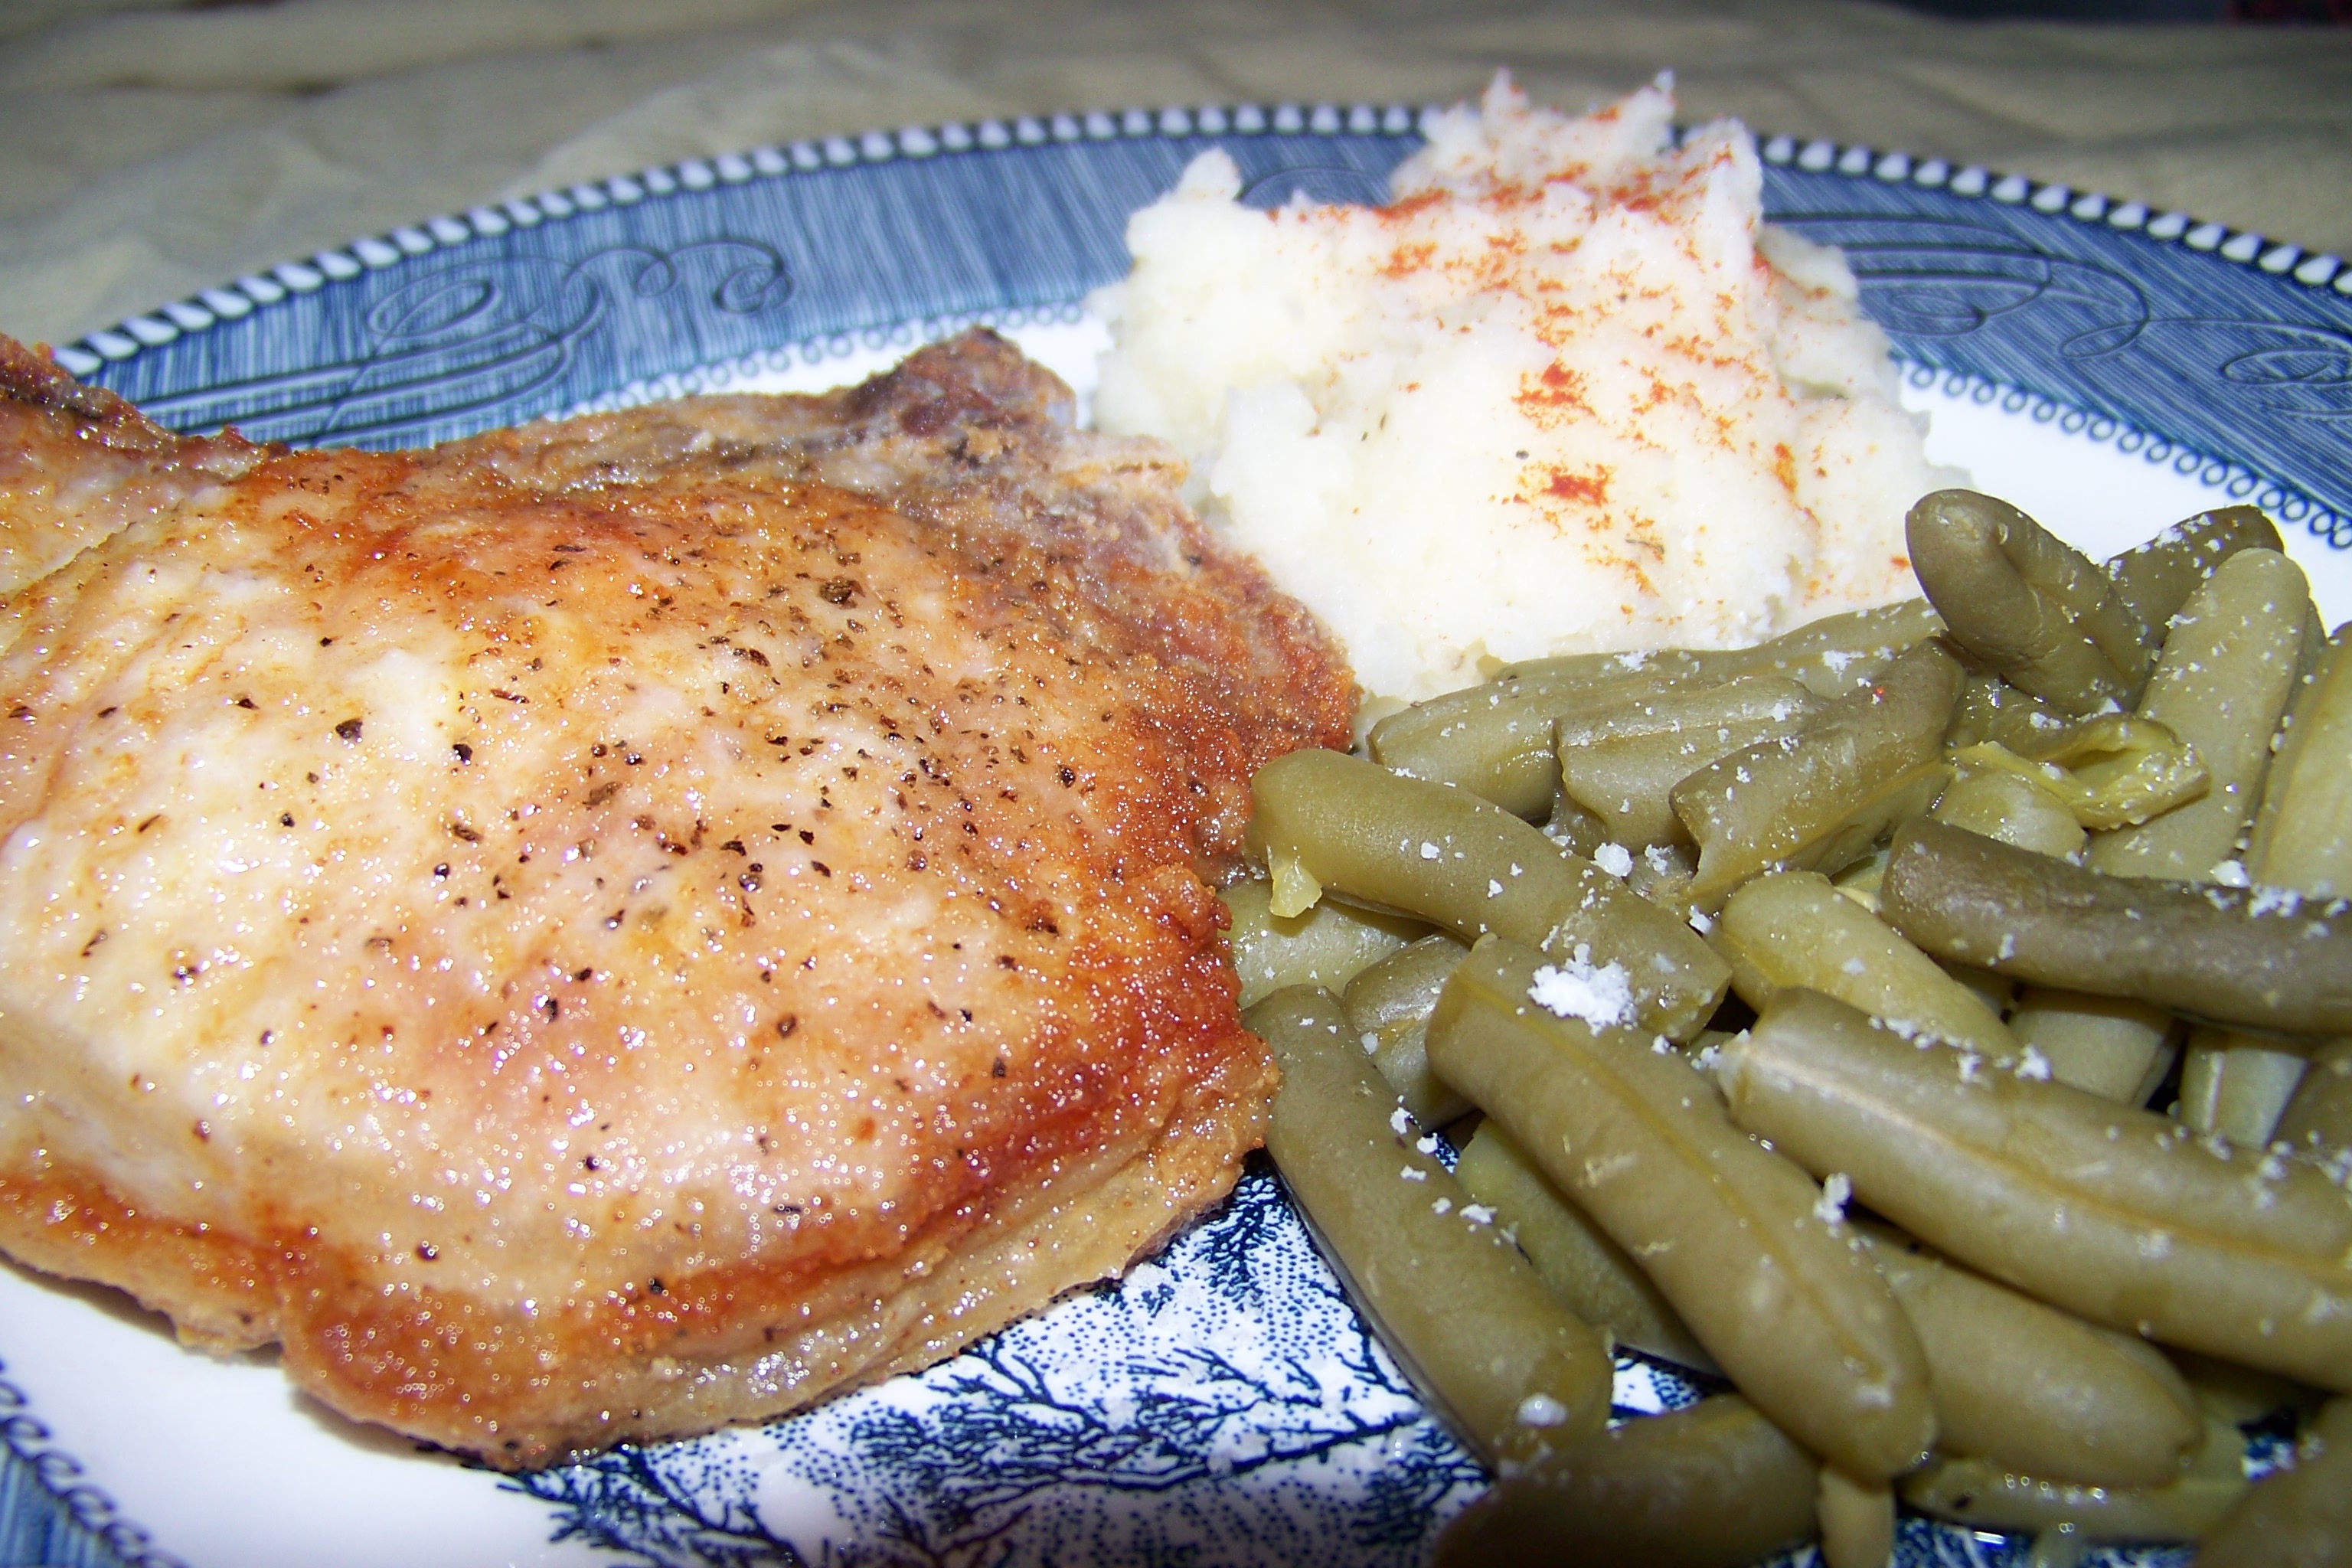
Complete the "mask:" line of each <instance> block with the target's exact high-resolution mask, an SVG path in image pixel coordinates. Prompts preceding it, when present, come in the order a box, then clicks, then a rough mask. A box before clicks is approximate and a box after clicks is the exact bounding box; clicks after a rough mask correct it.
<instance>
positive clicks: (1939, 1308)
mask: <svg viewBox="0 0 2352 1568" xmlns="http://www.w3.org/2000/svg"><path fill="white" fill-rule="evenodd" d="M1855 1230H1856V1233H1857V1234H1858V1235H1860V1236H1861V1237H1863V1239H1864V1241H1865V1242H1866V1243H1867V1244H1868V1245H1869V1247H1870V1257H1871V1261H1872V1262H1874V1263H1875V1264H1877V1265H1878V1271H1879V1272H1880V1273H1881V1274H1884V1275H1885V1276H1886V1282H1887V1283H1888V1284H1889V1285H1892V1286H1893V1287H1894V1288H1895V1300H1898V1301H1900V1302H1902V1303H1903V1310H1904V1312H1905V1313H1906V1315H1907V1316H1908V1317H1909V1318H1910V1320H1911V1326H1912V1327H1913V1328H1914V1329H1916V1330H1917V1331H1918V1334H1919V1343H1920V1344H1921V1345H1922V1346H1924V1347H1925V1348H1926V1350H1927V1370H1928V1375H1929V1381H1930V1383H1931V1384H1932V1386H1933V1387H1934V1389H1935V1397H1936V1434H1937V1436H1936V1444H1937V1447H1939V1448H1942V1449H1944V1450H1946V1451H1948V1452H1950V1453H1955V1454H1971V1455H1975V1456H1977V1457H1978V1458H1986V1459H1991V1460H1994V1461H1995V1462H1997V1463H1999V1464H2001V1465H2005V1466H2011V1467H2013V1468H2017V1469H2021V1470H2023V1471H2025V1472H2026V1473H2028V1474H2029V1475H2037V1476H2045V1477H2050V1478H2053V1479H2061V1480H2067V1481H2074V1482H2079V1483H2083V1484H2085V1485H2097V1486H2155V1485H2158V1484H2160V1483H2161V1482H2163V1481H2165V1480H2167V1479H2169V1478H2171V1477H2172V1476H2174V1475H2176V1474H2178V1473H2179V1469H2180V1460H2181V1457H2182V1456H2183V1455H2184V1454H2186V1453H2187V1452H2188V1451H2189V1446H2190V1445H2191V1444H2193V1443H2195V1442H2196V1441H2197V1439H2198V1438H2199V1436H2201V1435H2202V1434H2203V1432H2204V1422H2203V1419H2202V1417H2201V1416H2200V1415H2199V1413H2198V1405H2197V1396H2196V1395H2195V1394H2192V1393H2191V1392H2190V1391H2189V1384H2187V1383H2186V1382H2184V1381H2183V1380H2182V1378H2181V1375H2180V1373H2178V1372H2176V1371H2174V1370H2173V1366H2172V1363H2170V1362H2168V1361H2167V1360H2165V1359H2164V1356H2163V1353H2162V1352H2159V1351H2158V1350H2156V1349H2155V1348H2154V1347H2153V1346H2151V1345H2148V1344H2147V1343H2145V1342H2141V1341H2139V1340H2137V1339H2133V1338H2131V1337H2130V1336H2128V1335H2126V1334H2120V1333H2117V1332H2116V1331H2114V1330H2112V1329H2102V1328H2098V1327H2095V1325H2093V1324H2090V1323H2086V1322H2084V1321H2083V1320H2082V1319H2080V1318H2077V1317H2074V1316H2073V1315H2072V1314H2071V1313H2066V1312H2062V1311H2060V1310H2058V1309H2057V1308H2055V1307H2051V1306H2045V1305H2044V1304H2043V1303H2042V1302H2040V1301H2036V1300H2033V1299H2032V1298H2031V1297H2029V1296H2023V1295H2020V1294H2019V1293H2018V1292H2016V1291H2014V1290H2011V1289H2009V1288H2008V1287H2007V1286H2005V1285H1997V1284H1995V1283H1993V1282H1992V1281H1991V1280H1990V1279H1986V1278H1985V1277H1984V1276H1983V1275H1981V1274H1978V1273H1975V1272H1973V1271H1971V1270H1969V1269H1967V1268H1961V1267H1960V1266H1959V1265H1958V1264H1956V1263H1951V1262H1948V1261H1947V1260H1946V1259H1944V1258H1939V1257H1937V1255H1936V1254H1935V1253H1933V1252H1930V1251H1928V1250H1927V1248H1926V1247H1923V1246H1921V1245H1920V1244H1919V1243H1918V1242H1916V1241H1914V1240H1913V1239H1912V1238H1911V1237H1907V1236H1905V1235H1904V1234H1903V1233H1902V1232H1900V1231H1897V1230H1894V1229H1892V1228H1889V1227H1887V1226H1877V1225H1871V1224H1867V1223H1864V1224H1859V1225H1857V1226H1855Z"/></svg>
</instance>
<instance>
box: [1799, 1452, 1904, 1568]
mask: <svg viewBox="0 0 2352 1568" xmlns="http://www.w3.org/2000/svg"><path fill="white" fill-rule="evenodd" d="M1813 1511H1814V1514H1815V1516H1816V1517H1817V1518H1818V1519H1819V1521H1820V1522H1821V1530H1822V1568H1888V1565H1889V1564H1890V1563H1893V1562H1894V1561H1895V1489H1894V1488H1893V1487H1891V1486H1889V1485H1887V1484H1886V1483H1885V1481H1858V1480H1855V1479H1853V1477H1852V1476H1849V1475H1847V1474H1846V1473H1845V1472H1844V1471H1843V1470H1841V1469H1837V1468H1834V1467H1832V1466H1828V1465H1824V1466H1822V1484H1821V1489H1820V1491H1818V1492H1817V1493H1815V1494H1814V1502H1813Z"/></svg>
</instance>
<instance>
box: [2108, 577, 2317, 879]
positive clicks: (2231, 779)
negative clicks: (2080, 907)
mask: <svg viewBox="0 0 2352 1568" xmlns="http://www.w3.org/2000/svg"><path fill="white" fill-rule="evenodd" d="M2310 603H2311V590H2310V588H2309V586H2308V585H2307V584H2305V581H2304V576H2303V573H2302V571H2301V570H2300V569H2299V568H2298V567H2296V566H2295V564H2294V563H2293V562H2291V561H2289V560H2288V559H2287V558H2286V557H2285V556H2284V555H2281V554H2278V553H2276V552H2273V551H2269V550H2249V551H2242V552H2239V553H2237V554H2234V555H2232V556H2231V557H2230V558H2229V559H2228V560H2227V561H2226V562H2224V563H2222V564H2221V568H2220V569H2219V570H2218V571H2216V572H2215V573H2214V574H2212V576H2211V577H2210V578H2209V579H2207V580H2206V582H2205V584H2204V585H2203V586H2201V587H2200V588H2199V589H2198V590H2197V591H2196V592H2195V593H2194V594H2192V595H2189V601H2188V603H2187V604H2186V605H2182V606H2181V608H2180V611H2179V615H2177V616H2175V617H2174V618H2173V622H2172V632H2171V635H2170V636H2169V637H2167V638H2166V639H2165V644H2164V651H2163V653H2162V654H2161V655H2160V656H2158V659H2157V665H2156V673H2155V674H2154V675H2153V676H2151V677H2150V678H2149V679H2148V683H2147V694H2146V695H2145V696H2143V697H2142V698H2141V699H2140V704H2139V716H2140V717H2141V718H2142V719H2149V720H2155V721H2158V722H2159V723H2161V724H2163V725H2165V726H2166V727H2167V728H2168V730H2170V731H2171V732H2172V733H2174V734H2176V735H2178V736H2179V738H2180V739H2181V740H2182V741H2185V742H2188V743H2189V745H2190V746H2192V747H2194V748H2195V749H2196V752H2197V755H2198V757H2199V758H2200V760H2201V761H2202V762H2203V763H2204V764H2205V768H2206V771H2207V772H2208V773H2210V775H2211V787H2210V788H2209V789H2208V790H2207V791H2206V793H2205V794H2204V795H2202V796H2201V797H2200V798H2198V799H2195V800H2192V801H2189V803H2187V804H2186V805H2178V806H2175V807H2174V808H2173V809H2171V810H2169V811H2167V812H2165V813H2163V814H2162V815H2161V816H2154V817H2153V818H2152V820H2148V821H2145V822H2143V823H2142V824H2140V825H2139V826H2133V827H2126V828H2123V829H2121V830H2119V831H2116V832H2113V833H2107V834H2104V835H2102V836H2101V837H2099V839H2098V840H2097V842H2096V843H2095V844H2094V845H2093V846H2092V849H2091V860H2090V864H2091V867H2092V868H2093V869H2094V870H2098V871H2105V872H2108V873H2110V874H2111V875H2114V876H2118V877H2165V878H2169V879H2173V880H2176V881H2208V880H2211V879H2212V878H2213V874H2214V873H2213V868H2214V867H2215V866H2216V865H2217V864H2218V863H2220V862H2221V861H2223V860H2227V859H2229V858H2230V857H2231V853H2232V852H2233V851H2234V850H2235V849H2236V847H2237V845H2238V841H2239V839H2240V837H2242V835H2243V834H2244V833H2245V831H2246V829H2247V827H2248V826H2250V825H2251V824H2252V821H2253V817H2254V809H2255V807H2256V806H2258V805H2260V804H2261V803H2262V796H2263V774H2264V773H2266V772H2267V771H2268V770H2269V767H2270V761H2271V737H2272V736H2273V734H2274V733H2276V732H2277V730H2278V725H2279V719H2280V717H2281V716H2282V715H2283V714H2284V713H2285V711H2286V705H2287V700H2288V699H2289V698H2290V697H2291V696H2293V695H2294V682H2295V671H2296V667H2297V662H2298V660H2299V659H2300V658H2302V653H2303V633H2304V614H2305V610H2306V609H2307V608H2308V607H2309V605H2310Z"/></svg>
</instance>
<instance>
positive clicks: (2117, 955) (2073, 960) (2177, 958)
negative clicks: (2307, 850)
mask: <svg viewBox="0 0 2352 1568" xmlns="http://www.w3.org/2000/svg"><path fill="white" fill-rule="evenodd" d="M1878 898H1879V908H1880V912H1881V913H1882V914H1884V915H1885V919H1886V921H1887V923H1888V924H1890V925H1892V926H1893V927H1895V930H1897V931H1901V932H1902V933H1903V934H1904V935H1905V936H1907V937H1909V938H1910V939H1911V940H1912V941H1913V942H1916V943H1917V944H1918V945H1919V946H1920V947H1921V948H1923V949H1924V950H1926V951H1927V952H1930V953H1933V954H1935V955H1936V956H1937V957H1938V958H1948V959H1952V960H1955V961H1957V962H1958V963H1973V964H1978V965H1979V966H1981V967H1983V968H1986V969H1990V970H1992V971H1993V972H1995V973H2000V974H2014V975H2016V976H2018V977H2019V978H2020V979H2022V980H2030V981H2032V982H2034V983H2036V984H2042V985H2058V986H2063V987H2065V988H2066V989H2068V990H2072V991H2087V992H2090V993H2092V994H2096V995H2103V996H2131V997H2136V998H2137V999H2138V1000H2140V1001H2143V1002H2152V1003H2154V1004H2156V1005H2158V1006H2160V1007H2169V1008H2171V1009H2173V1010H2174V1011H2176V1012H2179V1013H2183V1014H2187V1015H2189V1016H2194V1017H2200V1018H2203V1019H2206V1020H2208V1021H2210V1022H2214V1023H2221V1024H2232V1025H2236V1026H2241V1027H2245V1028H2254V1029H2264V1030H2271V1031H2274V1032H2281V1033H2286V1034H2305V1035H2333V1034H2345V1033H2352V914H2347V911H2346V910H2345V909H2344V908H2343V903H2342V900H2335V901H2332V902H2322V901H2320V900H2305V899H2303V898H2302V897H2301V896H2300V895H2297V894H2294V893H2288V892H2281V891H2280V890H2278V889H2271V888H2253V889H2247V888H2221V887H2210V886H2200V885H2199V884H2195V883H2189V882H2158V881H2151V880H2143V879H2137V878H2126V877H2108V876H2103V875H2101V874H2100V873H2098V872H2096V871H2091V870H2085V869H2084V868H2080V867H2075V866H2069V865H2067V864H2066V863H2065V862H2063V861H2062V860H2053V859H2051V858H2049V857H2047V856H2044V855H2035V854H2032V852H2030V851H2027V850H2023V849H2017V848H2012V847H2010V846H2009V845H2006V844H2000V843H1997V842H1995V841H1994V840H1992V839H1990V838H1986V837H1982V836H1981V835H1979V834H1974V833H1969V832H1965V831H1963V830H1962V829H1960V828H1957V827H1948V826H1945V825H1944V824H1942V823H1940V822H1931V821H1927V820H1925V819H1922V820H1919V821H1916V822H1912V823H1908V824H1906V825H1905V826H1903V827H1902V828H1901V829H1900V830H1898V831H1897V833H1896V835H1895V847H1894V853H1893V854H1892V855H1891V856H1890V857H1889V858H1888V859H1887V862H1886V879H1885V881H1884V882H1882V883H1881V884H1880V885H1879V889H1878Z"/></svg>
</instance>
